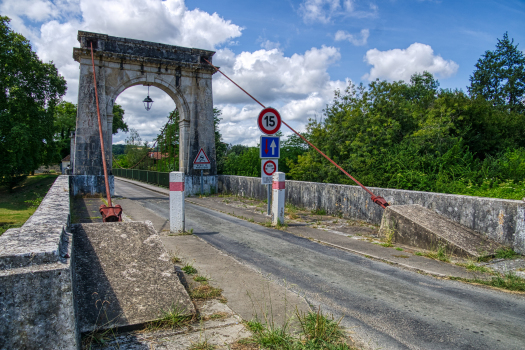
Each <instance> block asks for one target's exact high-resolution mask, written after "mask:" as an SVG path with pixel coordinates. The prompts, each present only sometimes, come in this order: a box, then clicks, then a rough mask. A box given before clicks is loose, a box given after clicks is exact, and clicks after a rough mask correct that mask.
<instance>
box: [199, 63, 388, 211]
mask: <svg viewBox="0 0 525 350" xmlns="http://www.w3.org/2000/svg"><path fill="white" fill-rule="evenodd" d="M204 60H205V61H206V62H208V64H209V65H210V66H212V67H213V68H215V70H216V71H217V72H219V73H221V74H222V75H223V76H224V77H225V78H226V79H228V80H229V81H231V82H232V83H233V84H234V85H235V86H237V87H238V88H239V89H241V90H242V91H243V92H244V93H245V94H246V95H248V96H250V97H251V98H252V99H253V100H254V101H255V102H257V103H258V104H259V105H261V107H262V108H266V106H264V105H263V104H262V103H261V102H259V101H257V99H256V98H255V97H253V96H252V95H250V94H249V93H248V92H247V91H246V90H244V89H243V88H242V87H240V86H239V85H238V84H237V83H236V82H234V81H233V80H231V79H230V77H228V76H227V75H226V74H224V73H223V72H221V70H220V69H219V68H217V67H215V66H214V65H213V64H211V62H210V61H208V60H207V59H205V58H204ZM282 123H283V124H284V125H286V126H287V127H288V129H290V130H292V131H293V132H294V133H295V134H296V135H297V136H299V137H300V138H301V139H303V140H304V141H305V142H306V143H307V144H308V145H310V147H312V148H313V149H315V150H316V151H317V152H319V154H321V155H322V156H323V157H325V158H326V159H328V160H329V161H330V163H332V164H333V165H335V166H336V167H337V168H338V169H339V170H341V171H342V172H343V173H344V174H345V175H346V176H348V177H349V178H351V179H352V180H353V181H354V182H355V183H356V184H358V185H359V186H361V188H362V189H363V190H365V191H366V192H368V193H369V194H370V195H371V196H372V198H371V199H372V201H373V202H374V203H376V204H378V205H380V206H381V207H382V208H383V209H385V208H386V207H387V206H388V202H387V201H386V200H385V199H384V198H383V197H379V196H376V195H374V194H373V193H372V192H371V191H370V190H369V189H368V188H366V187H365V186H364V185H362V184H361V183H360V182H359V181H357V180H356V179H355V178H354V177H353V176H352V175H350V174H349V173H348V172H346V171H345V170H344V169H343V168H341V167H340V166H339V165H338V164H337V163H336V162H334V161H333V160H332V159H330V157H328V156H327V155H326V154H324V153H323V152H322V151H321V150H320V149H319V148H317V147H315V146H314V145H313V144H312V143H311V142H310V141H308V140H307V139H306V138H305V137H304V136H303V135H301V134H299V133H298V132H297V131H295V130H294V129H293V128H292V127H291V126H290V125H288V124H287V123H286V122H285V121H284V120H282Z"/></svg>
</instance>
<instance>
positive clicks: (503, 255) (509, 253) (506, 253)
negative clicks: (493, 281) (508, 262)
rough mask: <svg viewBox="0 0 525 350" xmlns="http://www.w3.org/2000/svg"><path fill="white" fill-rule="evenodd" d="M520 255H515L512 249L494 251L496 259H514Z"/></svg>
mask: <svg viewBox="0 0 525 350" xmlns="http://www.w3.org/2000/svg"><path fill="white" fill-rule="evenodd" d="M519 256H520V255H519V254H518V253H516V252H515V251H514V250H513V249H512V248H507V247H505V248H499V249H498V250H496V256H495V257H496V259H514V258H517V257H519Z"/></svg>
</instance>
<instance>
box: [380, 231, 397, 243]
mask: <svg viewBox="0 0 525 350" xmlns="http://www.w3.org/2000/svg"><path fill="white" fill-rule="evenodd" d="M393 240H394V230H393V229H391V228H390V227H388V228H386V230H385V237H384V238H383V241H384V243H381V244H380V245H381V246H383V247H387V248H388V247H393V246H394V245H393V244H392V241H393Z"/></svg>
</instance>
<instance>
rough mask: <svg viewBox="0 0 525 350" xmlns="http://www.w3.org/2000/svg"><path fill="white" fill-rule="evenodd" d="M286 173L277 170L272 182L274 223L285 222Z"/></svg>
mask: <svg viewBox="0 0 525 350" xmlns="http://www.w3.org/2000/svg"><path fill="white" fill-rule="evenodd" d="M284 191H285V182H284V173H281V172H275V173H274V174H273V183H272V225H278V224H280V225H282V224H284V198H285V196H284V195H285V193H284Z"/></svg>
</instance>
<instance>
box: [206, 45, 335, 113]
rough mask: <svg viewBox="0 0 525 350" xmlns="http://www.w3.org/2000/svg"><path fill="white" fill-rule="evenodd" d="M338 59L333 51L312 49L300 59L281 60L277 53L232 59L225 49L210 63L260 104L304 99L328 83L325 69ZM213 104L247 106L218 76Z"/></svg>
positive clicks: (262, 52) (263, 52)
mask: <svg viewBox="0 0 525 350" xmlns="http://www.w3.org/2000/svg"><path fill="white" fill-rule="evenodd" d="M339 59H340V53H339V50H338V49H337V48H334V47H327V46H322V47H321V48H320V49H318V48H312V49H310V50H308V51H306V52H305V53H304V54H303V55H301V54H293V55H292V56H291V57H286V56H284V54H283V52H282V51H280V50H278V49H272V50H258V51H255V52H242V53H240V54H238V55H237V56H234V55H233V54H232V52H231V51H230V50H229V49H223V50H219V51H217V54H216V55H215V57H214V62H216V63H217V64H218V65H219V66H221V67H222V68H221V69H222V71H223V72H224V73H225V74H227V75H229V76H230V77H231V78H232V79H233V80H235V81H236V82H237V83H238V84H239V85H241V86H242V87H243V88H245V89H246V90H247V91H249V92H250V93H251V94H252V95H254V96H257V98H258V99H260V101H261V102H262V103H274V101H276V100H279V99H297V98H306V97H307V96H308V95H309V94H310V93H312V92H316V91H319V90H320V89H322V87H323V86H325V85H326V83H327V82H329V81H330V76H329V75H328V72H327V68H328V67H329V66H330V65H331V64H333V63H334V62H336V61H338V60H339ZM213 84H214V100H215V101H216V102H217V103H225V102H226V103H245V102H249V97H247V96H246V95H245V94H244V93H243V92H242V91H240V90H239V89H238V88H237V87H235V86H234V85H233V84H232V83H230V82H229V81H228V80H227V79H226V78H224V77H222V76H216V78H215V80H214V82H213Z"/></svg>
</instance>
